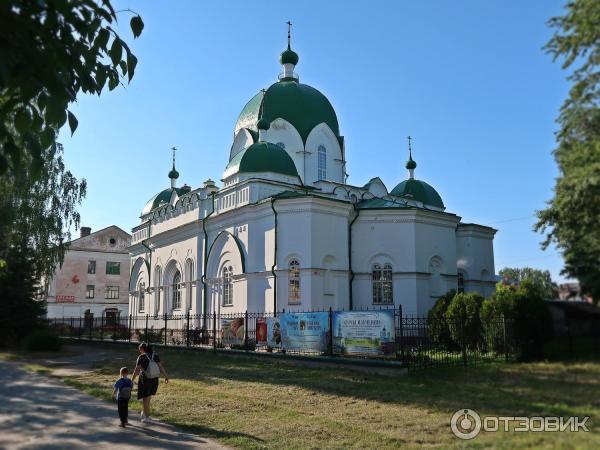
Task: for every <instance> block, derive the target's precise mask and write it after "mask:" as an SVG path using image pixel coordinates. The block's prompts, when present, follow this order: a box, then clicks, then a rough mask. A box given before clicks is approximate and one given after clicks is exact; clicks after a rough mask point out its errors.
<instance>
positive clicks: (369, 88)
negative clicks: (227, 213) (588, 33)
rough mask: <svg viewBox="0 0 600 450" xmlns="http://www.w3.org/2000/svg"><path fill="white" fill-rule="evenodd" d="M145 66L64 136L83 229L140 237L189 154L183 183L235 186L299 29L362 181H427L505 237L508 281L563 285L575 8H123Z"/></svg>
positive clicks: (374, 4) (501, 256) (305, 69)
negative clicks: (563, 50)
mask: <svg viewBox="0 0 600 450" xmlns="http://www.w3.org/2000/svg"><path fill="white" fill-rule="evenodd" d="M114 5H115V7H116V8H117V9H126V8H131V9H133V10H135V11H137V12H139V13H140V14H141V16H142V17H143V20H144V22H145V25H146V27H145V29H144V32H143V34H142V36H141V37H140V38H139V39H136V40H135V41H133V38H132V36H131V32H130V30H129V27H128V23H129V18H130V15H128V14H127V13H121V14H120V27H119V29H120V33H121V36H122V37H123V38H125V39H126V40H127V41H128V42H130V44H131V47H132V49H133V50H134V52H135V53H136V55H137V56H138V59H139V64H138V67H137V70H136V74H135V78H134V79H133V81H132V83H131V84H129V85H126V87H125V88H120V89H118V90H115V91H113V92H108V91H105V92H104V93H103V94H102V96H101V97H93V96H81V97H80V98H79V99H78V103H77V104H76V105H74V106H73V108H72V110H73V111H74V112H75V114H76V115H77V117H78V119H79V128H78V130H77V131H76V133H75V135H74V136H73V137H72V138H71V137H70V133H69V132H68V130H66V129H63V130H62V132H61V135H60V140H61V142H62V143H63V144H64V146H65V159H66V161H67V165H68V167H69V168H70V169H71V170H72V171H73V172H74V173H75V174H76V175H77V176H79V177H85V178H86V179H87V181H88V186H89V190H88V196H87V199H86V200H85V202H84V204H83V205H82V206H81V208H80V211H81V213H82V225H86V226H91V227H92V228H93V230H98V229H100V228H103V227H105V226H108V225H111V224H116V225H118V226H120V227H122V228H123V229H125V230H128V231H129V230H130V228H131V227H132V226H134V225H136V224H138V223H139V213H140V211H141V209H142V207H143V206H144V204H145V203H146V201H147V200H148V198H150V197H151V196H152V195H153V194H155V193H156V192H158V191H160V190H162V189H164V188H165V187H167V186H168V184H169V180H168V178H167V173H168V171H169V165H170V158H171V154H170V151H169V148H170V147H171V146H173V145H175V146H177V148H179V149H180V151H179V152H178V155H177V168H178V170H179V172H180V174H181V177H180V179H179V182H180V184H183V183H188V184H190V185H191V186H192V187H198V186H199V185H201V183H202V181H204V180H206V179H207V178H209V177H210V178H212V179H214V180H220V178H221V175H222V173H223V169H224V168H225V165H226V163H227V156H228V152H229V148H230V145H231V143H232V138H233V127H234V124H235V121H236V118H237V115H238V114H239V112H240V111H241V109H242V107H243V106H244V104H245V103H246V102H247V101H248V100H249V99H250V98H251V97H252V96H253V95H254V94H255V93H256V92H258V91H259V90H260V89H261V88H266V87H268V86H269V85H270V84H271V83H273V82H274V81H275V80H276V77H277V75H278V73H279V72H280V71H281V67H280V66H279V63H278V56H279V53H280V52H281V51H282V50H283V49H284V47H285V44H286V25H285V22H286V21H287V20H288V19H290V20H292V22H293V23H294V27H293V37H292V46H293V48H294V50H296V51H297V52H298V54H299V55H300V62H299V64H298V66H296V72H298V73H299V75H300V80H301V81H302V82H303V83H307V84H310V85H312V86H314V87H316V88H318V89H319V90H321V91H322V92H323V93H324V94H325V95H326V96H327V97H328V98H329V100H330V101H331V102H332V104H333V106H334V108H335V109H336V112H337V115H338V120H339V122H340V129H341V133H342V134H343V135H344V136H345V138H346V155H347V160H348V166H347V167H348V172H349V173H350V178H349V182H350V183H351V184H355V185H362V184H364V183H365V182H366V181H367V180H369V179H370V178H372V177H374V176H379V177H380V178H381V179H382V180H383V181H384V183H386V185H387V187H388V189H389V190H391V189H392V188H393V187H394V186H395V185H396V184H397V183H398V182H400V181H402V180H403V179H404V178H405V177H406V173H405V172H406V171H405V169H404V164H405V161H406V159H407V149H406V136H407V135H411V136H412V137H413V139H414V141H413V150H414V153H413V156H414V159H415V160H416V161H417V163H418V167H417V169H416V172H415V175H416V177H417V178H419V179H423V180H425V181H427V182H428V183H430V184H432V185H433V186H434V187H435V188H436V189H437V190H438V191H439V192H440V194H441V196H442V198H443V200H444V203H445V204H446V207H447V211H449V212H453V213H456V214H458V215H460V216H462V218H463V221H464V222H476V223H482V224H487V225H490V226H493V227H495V228H497V229H499V231H498V234H497V235H496V240H495V255H496V268H497V270H498V269H500V268H502V267H504V266H506V265H510V266H525V265H529V266H532V267H537V268H540V269H549V270H550V271H551V273H552V275H553V276H554V277H555V278H560V277H559V272H560V270H561V268H562V259H561V258H560V255H558V253H557V251H556V250H555V249H549V250H547V251H542V250H541V249H540V242H541V240H542V236H540V235H538V234H536V233H534V232H533V231H532V226H533V224H534V222H535V217H534V211H535V210H537V209H541V208H543V207H544V205H545V202H546V201H547V200H549V199H550V198H551V196H552V187H553V184H554V179H555V177H556V176H557V173H558V172H557V169H556V165H555V163H554V160H553V158H552V150H553V148H554V147H555V139H554V133H555V131H556V129H557V125H556V123H555V118H556V116H557V114H558V110H559V108H560V106H561V104H562V102H563V100H564V98H565V97H566V95H567V92H568V84H567V82H566V80H565V73H563V72H562V71H561V69H560V66H559V64H555V63H553V62H552V60H551V58H550V57H549V56H548V55H546V54H545V53H544V52H543V50H542V46H543V45H544V43H545V42H547V40H548V39H549V37H550V35H551V31H550V30H549V29H548V28H547V26H546V21H547V19H548V18H549V17H551V16H553V15H558V14H561V12H562V10H563V9H562V8H563V2H562V1H554V0H552V1H550V0H537V1H528V2H517V1H499V0H498V1H485V2H484V1H466V0H461V1H460V2H450V1H419V2H415V1H411V2H409V1H385V2H384V1H369V2H367V1H362V2H358V1H344V2H342V1H331V2H323V1H294V2H291V1H260V2H259V1H241V0H240V1H211V2H208V1H203V2H197V1H177V2H172V3H169V6H168V7H167V6H166V5H167V3H164V2H157V1H154V2H149V1H139V0H136V1H120V0H119V1H114Z"/></svg>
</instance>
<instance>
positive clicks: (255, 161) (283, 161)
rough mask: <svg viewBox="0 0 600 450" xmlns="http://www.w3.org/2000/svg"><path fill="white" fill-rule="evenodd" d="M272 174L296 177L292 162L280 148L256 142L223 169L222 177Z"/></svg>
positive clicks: (296, 173)
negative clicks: (255, 173)
mask: <svg viewBox="0 0 600 450" xmlns="http://www.w3.org/2000/svg"><path fill="white" fill-rule="evenodd" d="M253 172H273V173H278V174H281V175H289V176H291V177H297V176H298V171H297V170H296V165H295V164H294V161H293V160H292V158H291V157H290V155H288V154H287V152H286V151H285V150H283V149H282V148H281V147H280V146H278V145H275V144H271V143H270V142H258V143H256V144H252V145H251V146H250V147H248V148H247V149H245V150H242V151H241V152H239V153H238V154H237V155H235V156H234V157H233V158H232V159H231V161H229V164H227V167H226V169H225V174H224V175H223V177H224V178H225V177H228V176H229V175H233V174H235V173H253Z"/></svg>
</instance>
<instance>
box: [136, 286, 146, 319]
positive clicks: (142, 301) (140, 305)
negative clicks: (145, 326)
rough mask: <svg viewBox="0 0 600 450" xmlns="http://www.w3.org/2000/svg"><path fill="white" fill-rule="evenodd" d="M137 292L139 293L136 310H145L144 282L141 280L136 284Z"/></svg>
mask: <svg viewBox="0 0 600 450" xmlns="http://www.w3.org/2000/svg"><path fill="white" fill-rule="evenodd" d="M138 292H139V294H140V298H139V302H138V312H144V311H145V310H146V284H145V283H144V282H143V281H142V282H140V284H139V286H138Z"/></svg>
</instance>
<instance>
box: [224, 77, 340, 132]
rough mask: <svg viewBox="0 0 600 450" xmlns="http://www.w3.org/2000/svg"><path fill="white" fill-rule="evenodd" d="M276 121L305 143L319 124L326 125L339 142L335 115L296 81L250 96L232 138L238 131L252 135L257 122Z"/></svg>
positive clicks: (326, 103)
mask: <svg viewBox="0 0 600 450" xmlns="http://www.w3.org/2000/svg"><path fill="white" fill-rule="evenodd" d="M278 118H281V119H284V120H286V121H287V122H289V123H291V124H292V125H293V126H294V128H296V130H298V133H300V137H301V138H302V140H303V142H305V143H306V139H307V138H308V135H309V134H310V132H311V131H312V130H313V128H314V127H316V126H317V125H319V124H320V123H326V124H327V125H328V126H329V128H331V131H333V134H335V136H337V137H338V138H339V139H341V136H340V128H339V125H338V119H337V115H336V114H335V110H334V109H333V106H331V103H330V102H329V100H327V97H325V96H324V95H323V94H322V93H321V92H319V91H318V90H317V89H315V88H313V87H311V86H308V85H307V84H301V83H298V82H297V81H278V82H277V83H274V84H272V85H271V86H270V87H269V88H268V89H267V90H266V91H264V92H263V91H260V92H259V93H258V94H256V95H255V96H254V97H252V99H251V100H250V101H249V102H248V103H247V104H246V106H244V109H243V110H242V112H241V113H240V115H239V117H238V119H237V122H236V124H235V129H234V135H235V134H236V133H237V132H238V131H239V130H240V129H242V128H246V129H248V130H250V131H254V132H256V131H257V130H258V122H259V119H265V120H267V121H268V122H269V123H272V122H273V121H274V120H275V119H278Z"/></svg>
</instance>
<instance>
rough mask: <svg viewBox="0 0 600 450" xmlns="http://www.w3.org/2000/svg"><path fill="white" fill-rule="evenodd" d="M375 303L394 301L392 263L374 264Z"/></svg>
mask: <svg viewBox="0 0 600 450" xmlns="http://www.w3.org/2000/svg"><path fill="white" fill-rule="evenodd" d="M371 273H372V275H371V276H372V284H373V304H379V305H381V304H384V305H387V304H392V303H394V291H393V283H392V265H391V264H384V265H383V267H382V266H381V265H380V264H373V269H372V272H371Z"/></svg>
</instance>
